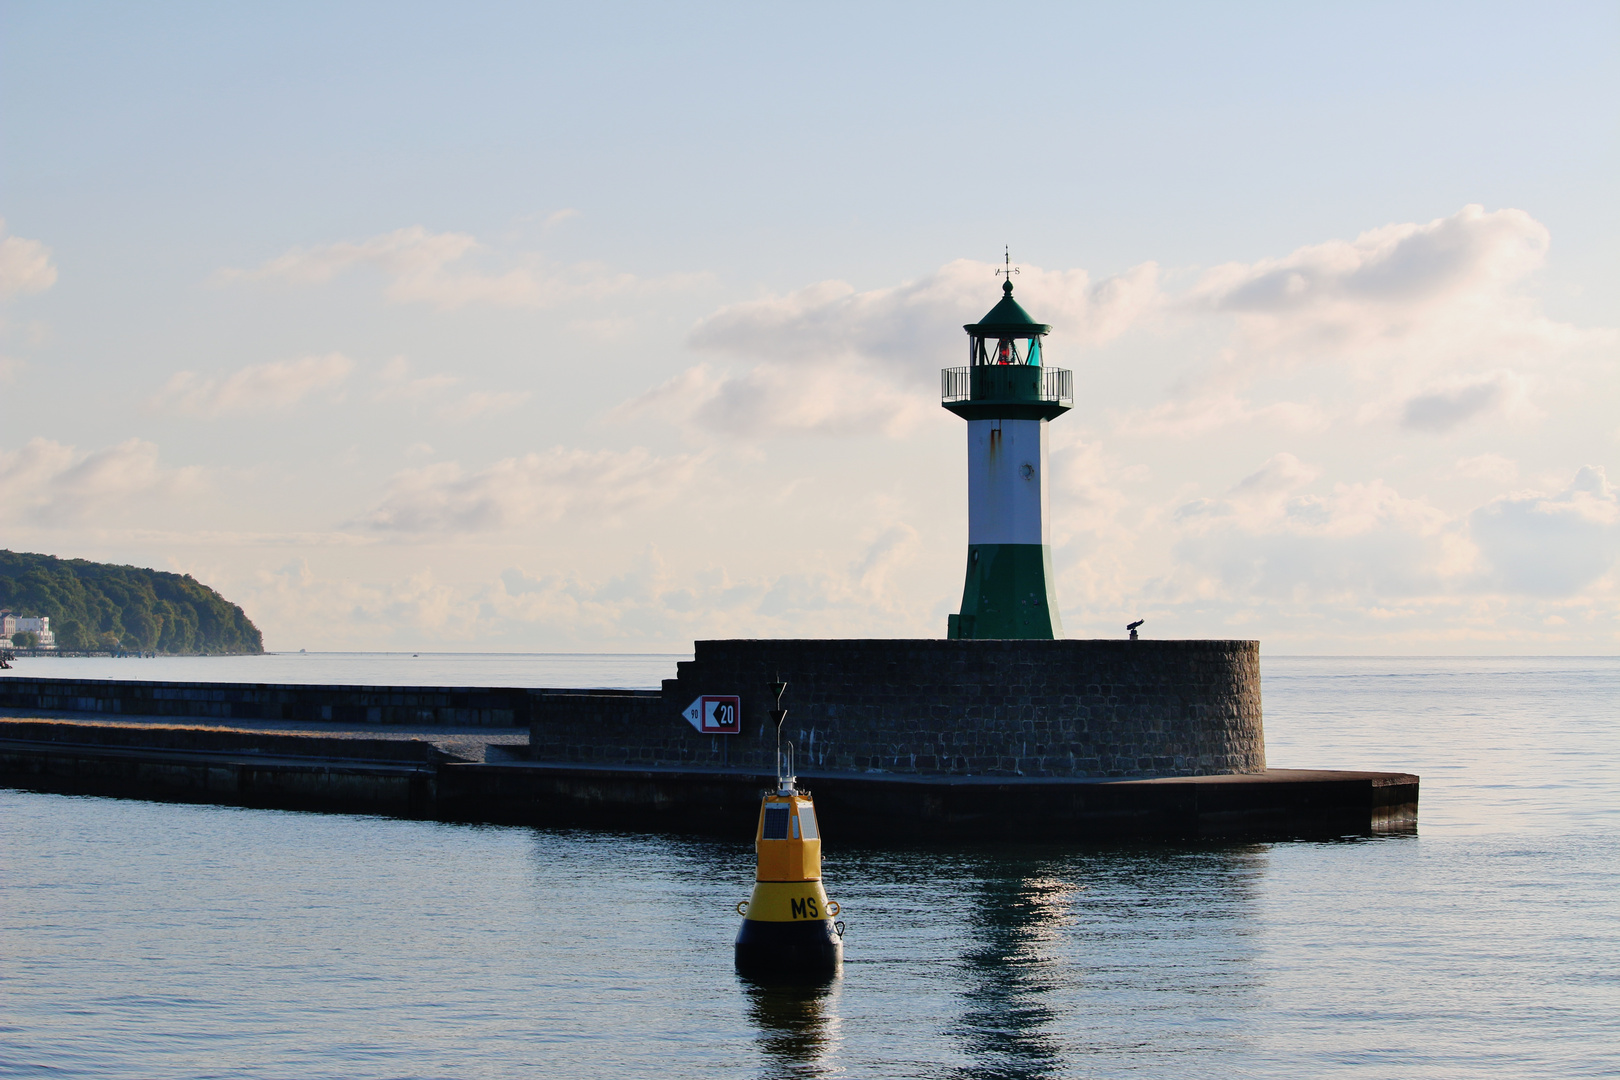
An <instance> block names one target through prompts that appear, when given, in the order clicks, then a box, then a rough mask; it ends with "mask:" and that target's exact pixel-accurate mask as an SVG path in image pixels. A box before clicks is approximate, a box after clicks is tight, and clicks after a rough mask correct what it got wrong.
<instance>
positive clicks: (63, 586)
mask: <svg viewBox="0 0 1620 1080" xmlns="http://www.w3.org/2000/svg"><path fill="white" fill-rule="evenodd" d="M0 608H3V609H7V610H10V611H11V612H13V613H14V614H17V615H48V616H50V620H51V630H52V631H53V632H54V633H55V634H56V644H57V647H58V648H60V649H108V648H114V649H116V648H123V649H129V650H144V651H147V652H160V653H193V654H195V653H204V654H217V653H261V652H263V651H264V639H263V637H262V635H260V633H259V628H258V627H256V626H254V625H253V623H252V622H251V621H249V619H248V617H247V616H246V615H244V614H243V613H242V609H241V608H239V607H237V606H236V605H235V604H233V603H231V602H230V601H228V600H226V599H225V598H224V597H223V596H220V595H219V594H218V593H217V592H215V591H214V590H213V589H210V588H209V587H208V586H206V585H203V584H201V583H199V582H198V581H196V580H195V579H194V578H192V577H191V575H190V574H185V575H181V574H169V573H164V572H163V571H161V570H142V569H140V568H138V567H134V566H113V565H110V564H108V563H95V562H88V561H86V560H84V559H58V558H56V557H55V556H52V555H32V554H29V553H27V552H17V551H6V550H4V549H0Z"/></svg>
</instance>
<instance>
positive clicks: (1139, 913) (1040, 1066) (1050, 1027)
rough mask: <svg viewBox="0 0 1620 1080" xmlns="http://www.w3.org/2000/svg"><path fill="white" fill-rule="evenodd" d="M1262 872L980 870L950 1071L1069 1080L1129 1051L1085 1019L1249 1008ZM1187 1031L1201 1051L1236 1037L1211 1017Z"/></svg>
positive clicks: (1175, 862)
mask: <svg viewBox="0 0 1620 1080" xmlns="http://www.w3.org/2000/svg"><path fill="white" fill-rule="evenodd" d="M1264 868H1265V853H1264V850H1263V849H1260V848H1241V849H1221V850H1213V851H1193V852H1188V851H1182V852H1174V851H1164V850H1162V849H1159V850H1144V851H1124V850H1122V851H1112V852H1098V853H1090V854H1080V855H1061V856H1057V857H1050V858H1040V857H1035V858H1006V857H1001V858H986V859H983V860H982V861H979V862H978V863H977V864H976V865H975V866H974V867H973V868H972V870H973V873H974V877H975V878H976V879H977V880H976V881H974V883H973V885H972V887H971V888H970V889H969V890H968V893H969V895H970V896H971V898H972V901H973V905H972V907H971V908H970V910H969V911H968V912H967V913H966V915H967V919H966V922H967V924H968V926H967V928H968V929H969V930H970V932H971V941H972V944H971V945H970V946H969V947H968V948H967V949H966V950H965V951H964V953H963V955H962V958H961V961H960V963H959V965H958V970H959V972H960V979H961V986H960V990H959V991H958V996H959V999H960V1001H961V1011H960V1012H959V1014H958V1015H957V1018H956V1021H955V1023H954V1024H953V1025H952V1026H951V1027H950V1028H949V1033H950V1034H951V1035H952V1036H953V1037H954V1038H955V1040H956V1041H957V1043H958V1045H959V1046H960V1048H961V1051H962V1054H963V1056H964V1057H965V1058H966V1059H967V1062H968V1064H965V1065H963V1066H961V1067H959V1068H958V1069H957V1070H956V1074H957V1075H959V1076H964V1077H967V1076H971V1077H975V1078H978V1077H987V1076H993V1077H1009V1078H1014V1077H1016V1078H1019V1080H1023V1078H1029V1080H1035V1078H1045V1077H1053V1076H1059V1075H1070V1074H1071V1073H1072V1071H1073V1070H1074V1069H1075V1068H1076V1066H1077V1065H1079V1064H1080V1062H1079V1061H1078V1060H1077V1059H1082V1058H1087V1057H1093V1058H1094V1057H1096V1056H1099V1055H1100V1056H1101V1057H1103V1058H1105V1059H1117V1057H1118V1055H1119V1054H1120V1052H1121V1050H1122V1049H1125V1047H1124V1046H1122V1043H1125V1044H1129V1043H1130V1042H1132V1041H1133V1040H1132V1039H1131V1038H1130V1037H1129V1034H1128V1033H1122V1032H1120V1031H1119V1030H1118V1028H1117V1026H1116V1027H1113V1028H1112V1030H1109V1031H1106V1032H1105V1031H1103V1030H1101V1029H1099V1028H1098V1027H1097V1026H1096V1025H1095V1023H1094V1022H1093V1021H1092V1017H1093V1016H1094V1015H1098V1014H1104V1013H1106V1014H1112V1015H1114V1016H1115V1020H1116V1022H1117V1013H1118V1010H1119V1007H1120V1005H1121V1004H1127V1003H1130V1002H1131V999H1133V998H1136V999H1138V1000H1137V1001H1136V1002H1135V1003H1134V1004H1135V1005H1136V1007H1137V1008H1140V1009H1143V1010H1157V1009H1159V1008H1161V1007H1162V1005H1163V1003H1164V1001H1163V999H1164V998H1165V997H1169V996H1181V995H1183V994H1193V995H1199V996H1205V995H1207V996H1208V997H1207V998H1205V1000H1207V1001H1208V1003H1209V1004H1211V1005H1216V1007H1217V1009H1218V1011H1219V1012H1221V1013H1230V1012H1231V1011H1232V1010H1233V1009H1238V1010H1242V1009H1246V1008H1252V1007H1254V1006H1255V1005H1256V1002H1255V1000H1254V994H1253V990H1254V979H1253V977H1252V976H1251V975H1250V974H1249V964H1250V962H1251V961H1252V960H1253V959H1254V956H1253V949H1252V948H1251V947H1250V946H1249V945H1248V944H1247V940H1248V936H1249V931H1250V930H1251V929H1252V926H1253V924H1254V922H1255V918H1256V914H1257V912H1256V910H1255V909H1256V889H1255V886H1256V884H1257V880H1258V878H1259V876H1260V875H1261V874H1262V873H1263V871H1264ZM1149 951H1151V955H1149ZM1167 951H1168V953H1169V954H1170V960H1171V962H1170V964H1169V965H1168V966H1169V967H1170V968H1171V971H1170V972H1167V971H1166V970H1164V969H1165V966H1166V965H1165V964H1164V960H1165V959H1166V952H1167ZM1138 952H1140V953H1141V954H1142V955H1141V956H1140V959H1141V961H1142V966H1141V967H1140V968H1138V967H1136V966H1134V965H1133V964H1131V963H1130V957H1131V955H1132V954H1133V953H1138ZM1167 975H1168V976H1169V978H1167ZM1104 999H1106V1000H1104ZM1217 1002H1218V1005H1217ZM1144 1019H1146V1017H1144ZM1149 1026H1150V1025H1149V1024H1148V1023H1144V1025H1143V1028H1144V1033H1145V1029H1146V1028H1147V1027H1149ZM1187 1034H1188V1036H1189V1037H1190V1038H1192V1039H1193V1040H1194V1041H1196V1042H1198V1043H1200V1044H1201V1045H1203V1046H1204V1047H1205V1048H1206V1050H1208V1049H1218V1047H1219V1045H1220V1044H1222V1043H1231V1044H1232V1047H1231V1048H1233V1049H1235V1048H1236V1045H1237V1044H1236V1042H1235V1040H1237V1039H1238V1038H1239V1036H1238V1035H1237V1034H1236V1033H1235V1032H1234V1031H1231V1029H1230V1026H1229V1025H1226V1024H1224V1023H1222V1022H1220V1021H1218V1020H1217V1021H1216V1022H1214V1023H1212V1024H1211V1025H1210V1029H1209V1030H1208V1031H1202V1032H1197V1033H1194V1032H1188V1033H1187ZM1121 1035H1125V1038H1123V1039H1122V1038H1121ZM1161 1038H1162V1035H1161ZM1127 1055H1128V1056H1134V1055H1130V1054H1129V1051H1127Z"/></svg>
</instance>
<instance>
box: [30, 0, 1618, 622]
mask: <svg viewBox="0 0 1620 1080" xmlns="http://www.w3.org/2000/svg"><path fill="white" fill-rule="evenodd" d="M0 103H3V107H0V218H3V221H4V223H3V231H0V547H9V548H11V549H12V550H18V551H40V552H47V553H50V554H55V555H59V556H63V557H76V558H88V559H95V560H100V561H108V562H117V563H128V564H133V565H137V566H151V567H156V568H158V569H163V570H174V571H178V572H184V573H189V574H192V575H194V576H195V577H196V578H197V579H198V580H200V581H203V582H205V583H207V584H209V585H211V586H213V587H215V588H217V589H218V590H220V591H221V592H222V593H223V594H224V595H225V596H226V597H228V598H229V599H231V600H233V601H235V602H237V603H239V604H241V605H242V607H243V608H244V609H245V610H246V612H247V614H248V615H249V616H250V617H251V618H252V619H253V620H254V622H255V623H256V624H257V625H258V626H259V627H260V628H261V629H262V630H263V631H264V634H265V642H266V646H267V647H268V648H270V649H275V650H296V649H299V648H308V649H310V650H316V649H366V650H369V649H406V650H417V649H424V650H425V649H433V650H452V651H454V650H467V651H472V650H492V651H535V650H538V651H595V650H601V651H664V650H669V651H680V650H685V649H688V648H689V647H690V643H691V641H693V640H694V639H698V638H721V637H739V636H768V637H940V636H943V635H944V631H945V622H946V615H947V614H948V613H949V612H952V611H955V610H956V609H957V608H958V606H959V604H960V600H961V590H962V581H963V572H964V563H965V555H966V530H967V522H966V496H967V492H966V435H965V425H964V424H963V422H962V421H961V420H959V419H957V418H956V417H955V416H953V415H951V414H950V413H947V412H945V411H944V410H942V409H941V408H940V407H939V396H938V395H939V375H938V372H939V369H941V368H944V367H951V366H956V365H958V364H959V363H962V362H963V357H964V356H965V335H964V334H963V331H962V329H961V327H962V325H963V324H964V323H968V322H972V321H975V320H976V319H977V318H978V317H979V316H981V315H983V314H984V313H985V312H986V311H988V310H989V308H990V307H991V306H992V305H993V304H994V303H995V301H996V300H997V299H998V298H999V279H997V278H996V277H995V276H994V270H995V269H996V268H997V267H998V266H999V265H1000V263H1001V260H1002V256H1003V251H1004V250H1006V249H1010V253H1011V258H1012V262H1013V265H1014V266H1016V267H1017V268H1018V270H1019V272H1018V274H1017V275H1016V276H1015V277H1014V278H1013V280H1014V282H1015V285H1016V290H1017V293H1016V295H1017V297H1018V299H1019V300H1020V302H1021V303H1022V304H1023V305H1024V307H1025V308H1027V309H1028V310H1029V311H1030V313H1031V314H1032V315H1033V316H1034V317H1036V318H1037V319H1039V320H1041V321H1044V322H1048V323H1051V324H1052V325H1053V326H1054V330H1053V332H1052V335H1051V337H1050V338H1049V339H1048V342H1047V351H1046V362H1047V363H1048V364H1055V365H1058V366H1061V367H1066V368H1069V369H1071V370H1073V372H1074V379H1075V388H1076V393H1075V407H1074V408H1073V410H1071V411H1070V412H1069V413H1067V414H1066V415H1064V416H1062V417H1060V418H1059V419H1057V420H1055V421H1054V422H1053V423H1052V425H1051V429H1050V432H1049V437H1050V445H1051V463H1050V501H1049V512H1050V514H1051V518H1052V530H1051V533H1052V543H1053V563H1054V567H1055V572H1056V574H1057V586H1056V588H1057V596H1058V600H1059V604H1060V608H1061V615H1062V621H1063V624H1064V627H1065V631H1066V634H1067V636H1069V637H1082V638H1083V637H1120V636H1124V632H1125V624H1126V623H1127V622H1128V621H1131V620H1134V619H1139V618H1140V619H1145V620H1146V623H1145V625H1144V626H1143V628H1142V632H1143V634H1144V635H1145V636H1148V637H1166V638H1183V637H1193V638H1205V637H1210V638H1257V639H1259V640H1260V641H1261V643H1262V648H1263V649H1265V650H1267V651H1270V652H1273V653H1346V654H1465V653H1498V654H1501V653H1508V654H1513V653H1522V654H1531V653H1567V654H1594V653H1600V654H1602V653H1609V654H1612V653H1614V652H1616V651H1620V490H1617V485H1620V329H1617V328H1620V299H1617V298H1620V209H1617V206H1620V201H1617V199H1616V197H1615V195H1616V192H1620V153H1617V151H1620V123H1617V121H1620V7H1617V6H1616V5H1614V4H1613V3H1612V2H1604V3H1536V4H1528V3H1519V4H1491V3H1466V4H1461V3H1458V4H1448V3H1427V4H1420V5H1419V4H1379V3H1368V4H1356V5H1303V4H1291V3H1275V4H1270V3H1248V4H1244V3H1234V4H1224V5H1208V4H1165V3H1157V4H1156V3H1144V4H1132V5H1124V4H1107V5H1104V4H1080V3H1074V4H1062V5H1050V6H1048V5H1040V4H1021V5H991V6H986V5H951V4H915V5H912V4H899V3H895V4H862V5H853V4H829V3H822V4H816V5H799V6H791V7H790V6H787V5H767V4H728V5H713V4H687V5H651V4H611V3H602V4H592V5H580V4H568V5H563V4H555V5H551V4H488V3H458V4H456V5H413V4H409V3H387V4H380V3H379V4H369V3H346V4H336V5H334V4H299V3H276V4H241V5H219V4H200V3H199V4H184V3H171V4H163V5H123V4H90V3H19V2H14V0H4V2H0Z"/></svg>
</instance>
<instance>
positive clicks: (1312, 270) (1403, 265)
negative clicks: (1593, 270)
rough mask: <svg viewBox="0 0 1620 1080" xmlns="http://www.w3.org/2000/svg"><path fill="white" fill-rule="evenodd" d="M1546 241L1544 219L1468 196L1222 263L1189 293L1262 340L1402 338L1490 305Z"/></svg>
mask: <svg viewBox="0 0 1620 1080" xmlns="http://www.w3.org/2000/svg"><path fill="white" fill-rule="evenodd" d="M1548 245H1549V235H1548V232H1547V228H1546V226H1544V225H1542V224H1541V223H1540V222H1538V221H1536V220H1535V219H1534V218H1532V217H1531V216H1530V215H1529V214H1527V213H1525V212H1524V211H1522V210H1513V209H1505V210H1497V211H1494V212H1491V213H1487V212H1486V211H1485V208H1484V207H1482V206H1478V205H1470V206H1465V207H1463V209H1462V210H1460V211H1459V212H1458V213H1456V214H1454V215H1452V216H1451V217H1447V218H1437V219H1435V220H1434V221H1431V222H1429V223H1427V224H1423V225H1419V224H1415V223H1407V224H1399V225H1385V226H1383V227H1382V228H1377V229H1370V230H1368V231H1367V232H1364V233H1362V234H1361V235H1359V236H1358V237H1356V239H1354V240H1350V241H1346V240H1331V241H1328V242H1327V243H1323V244H1315V245H1311V246H1309V247H1302V248H1299V249H1298V250H1296V251H1294V252H1293V253H1292V254H1289V255H1287V256H1284V257H1282V258H1280V259H1262V260H1260V261H1259V262H1255V263H1248V264H1244V263H1227V264H1224V265H1222V266H1217V267H1215V268H1214V269H1212V270H1210V271H1208V272H1207V273H1205V274H1204V275H1203V276H1202V278H1200V280H1199V281H1198V283H1197V284H1196V286H1195V287H1194V288H1193V289H1192V290H1191V292H1190V293H1189V295H1188V296H1187V297H1186V298H1185V300H1184V303H1186V304H1187V305H1188V306H1191V307H1195V308H1202V309H1205V310H1208V311H1214V312H1223V313H1228V314H1232V315H1236V316H1238V317H1239V319H1240V322H1241V325H1242V326H1243V328H1244V330H1245V332H1246V334H1247V335H1248V336H1249V337H1250V338H1251V339H1253V340H1255V341H1258V342H1263V343H1282V342H1294V343H1306V344H1310V345H1312V346H1314V347H1321V346H1323V345H1341V346H1342V345H1346V344H1353V343H1364V342H1367V341H1371V340H1378V339H1390V338H1398V337H1402V336H1405V335H1408V334H1410V333H1412V332H1414V331H1416V330H1419V329H1421V328H1423V327H1425V326H1427V325H1430V324H1432V323H1433V322H1434V321H1435V320H1436V319H1437V317H1439V316H1443V315H1456V314H1459V313H1463V312H1485V311H1488V310H1489V309H1490V308H1491V307H1492V305H1493V302H1494V301H1496V300H1498V299H1499V298H1501V297H1502V296H1503V295H1504V294H1506V293H1508V292H1509V291H1510V290H1511V287H1512V286H1514V285H1516V284H1517V283H1518V282H1519V281H1520V280H1521V279H1523V278H1524V277H1525V276H1526V275H1528V274H1529V273H1530V272H1531V271H1533V270H1535V269H1536V268H1537V267H1539V266H1540V265H1541V262H1542V260H1543V258H1544V257H1545V255H1546V252H1547V248H1548ZM1515 314H1523V313H1522V312H1520V313H1515ZM1493 321H1494V320H1493Z"/></svg>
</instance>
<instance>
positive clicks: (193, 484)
mask: <svg viewBox="0 0 1620 1080" xmlns="http://www.w3.org/2000/svg"><path fill="white" fill-rule="evenodd" d="M203 479H204V477H203V472H202V470H201V469H198V468H195V467H192V468H182V469H168V468H164V467H163V466H162V465H161V464H160V463H159V461H158V448H157V446H156V445H154V444H153V443H150V442H147V441H146V440H144V439H127V440H125V441H124V442H121V443H119V444H117V445H116V446H110V447H106V448H105V449H101V450H96V451H91V452H83V451H80V450H79V449H77V448H76V447H73V446H68V445H65V444H63V443H59V442H55V441H53V440H51V439H44V438H35V439H31V440H29V441H28V443H26V444H25V445H23V446H22V447H20V448H18V449H16V450H11V451H0V516H3V519H4V520H6V521H7V522H9V523H11V524H12V525H14V526H15V525H21V524H24V523H40V524H74V523H80V522H89V521H94V520H96V519H98V518H99V517H101V516H102V515H103V514H104V513H105V512H108V511H111V510H116V509H119V508H123V507H128V506H132V505H137V504H141V503H145V502H149V501H150V500H151V499H153V498H168V497H173V496H181V495H186V494H190V493H193V492H196V491H199V490H201V488H202V486H203Z"/></svg>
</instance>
